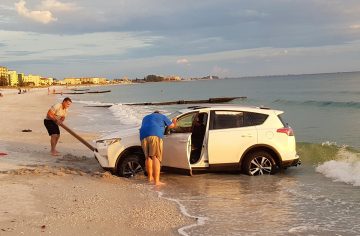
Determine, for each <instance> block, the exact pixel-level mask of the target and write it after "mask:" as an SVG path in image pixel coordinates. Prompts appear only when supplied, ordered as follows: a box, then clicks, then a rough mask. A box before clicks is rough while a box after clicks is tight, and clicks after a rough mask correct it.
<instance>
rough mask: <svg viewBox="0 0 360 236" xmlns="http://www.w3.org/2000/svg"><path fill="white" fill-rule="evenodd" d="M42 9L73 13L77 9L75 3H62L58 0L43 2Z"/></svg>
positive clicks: (45, 0)
mask: <svg viewBox="0 0 360 236" xmlns="http://www.w3.org/2000/svg"><path fill="white" fill-rule="evenodd" d="M40 8H41V9H43V10H53V11H73V10H76V9H77V6H76V4H74V3H62V2H60V1H57V0H44V1H42V2H41V5H40Z"/></svg>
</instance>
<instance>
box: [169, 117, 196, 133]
mask: <svg viewBox="0 0 360 236" xmlns="http://www.w3.org/2000/svg"><path fill="white" fill-rule="evenodd" d="M196 114H197V112H192V113H190V114H186V115H183V116H180V117H178V119H177V121H176V127H175V128H173V129H171V133H190V132H191V127H192V124H193V120H194V118H195V116H196Z"/></svg>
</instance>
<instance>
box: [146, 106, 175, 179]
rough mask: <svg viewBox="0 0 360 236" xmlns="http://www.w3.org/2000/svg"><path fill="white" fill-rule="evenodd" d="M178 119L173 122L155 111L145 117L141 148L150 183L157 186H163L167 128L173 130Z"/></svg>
mask: <svg viewBox="0 0 360 236" xmlns="http://www.w3.org/2000/svg"><path fill="white" fill-rule="evenodd" d="M175 125H176V119H174V120H173V122H171V121H170V120H169V118H167V117H166V116H165V115H163V114H160V113H159V111H155V112H154V113H152V114H149V115H147V116H145V117H144V118H143V120H142V124H141V128H140V140H141V147H142V149H143V151H144V154H145V158H146V160H145V164H146V171H147V174H148V180H149V182H153V181H154V182H155V185H163V184H164V183H163V182H160V169H161V161H162V151H163V141H162V138H163V137H164V132H165V128H166V127H168V128H173V127H175Z"/></svg>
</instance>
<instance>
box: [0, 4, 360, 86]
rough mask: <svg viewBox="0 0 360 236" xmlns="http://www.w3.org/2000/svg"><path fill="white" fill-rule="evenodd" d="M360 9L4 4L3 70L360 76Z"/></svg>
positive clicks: (0, 23) (0, 32)
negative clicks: (335, 73) (333, 73)
mask: <svg viewBox="0 0 360 236" xmlns="http://www.w3.org/2000/svg"><path fill="white" fill-rule="evenodd" d="M359 62H360V1H359V0H71V1H70V0H1V1H0V66H6V67H8V68H9V69H12V70H16V71H18V72H23V73H25V74H37V75H41V76H44V77H54V78H57V79H63V78H64V77H106V78H109V79H115V78H123V77H125V76H126V77H128V78H130V79H134V78H143V77H144V76H146V75H149V74H156V75H163V76H167V75H178V76H181V77H184V78H189V77H203V76H207V75H217V76H219V77H221V78H225V77H226V78H228V77H242V76H259V75H286V74H310V73H329V72H343V71H358V70H360V64H359Z"/></svg>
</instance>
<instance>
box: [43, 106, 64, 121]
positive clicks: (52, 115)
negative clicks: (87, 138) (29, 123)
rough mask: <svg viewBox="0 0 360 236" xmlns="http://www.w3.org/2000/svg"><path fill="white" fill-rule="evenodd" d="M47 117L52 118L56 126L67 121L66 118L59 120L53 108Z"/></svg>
mask: <svg viewBox="0 0 360 236" xmlns="http://www.w3.org/2000/svg"><path fill="white" fill-rule="evenodd" d="M47 116H48V117H50V119H52V120H53V121H54V122H55V123H56V124H61V123H62V122H63V121H64V120H65V117H61V118H60V119H57V118H56V116H55V113H54V111H53V110H52V109H51V108H50V109H49V111H48V113H47Z"/></svg>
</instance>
